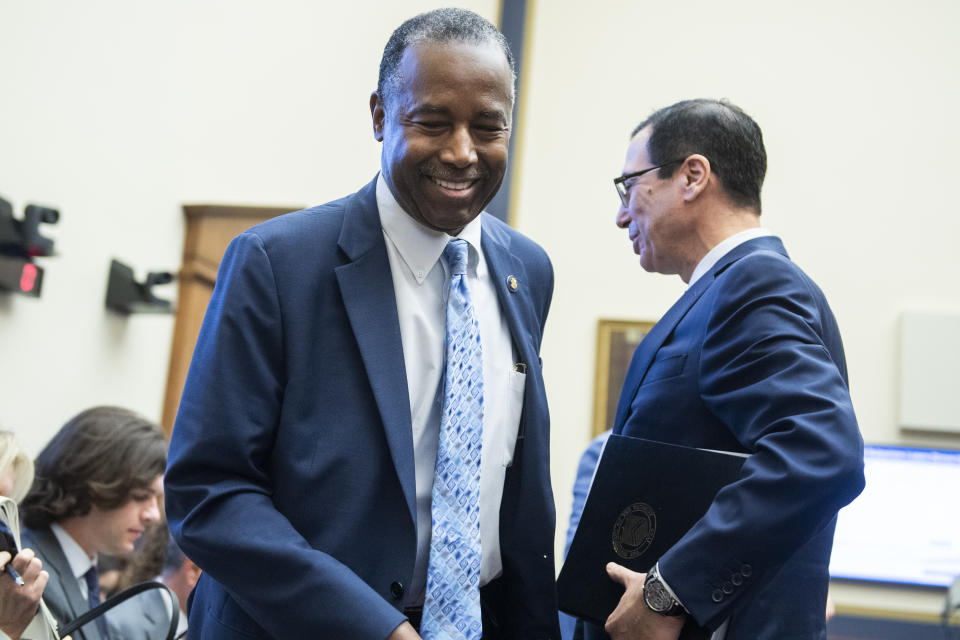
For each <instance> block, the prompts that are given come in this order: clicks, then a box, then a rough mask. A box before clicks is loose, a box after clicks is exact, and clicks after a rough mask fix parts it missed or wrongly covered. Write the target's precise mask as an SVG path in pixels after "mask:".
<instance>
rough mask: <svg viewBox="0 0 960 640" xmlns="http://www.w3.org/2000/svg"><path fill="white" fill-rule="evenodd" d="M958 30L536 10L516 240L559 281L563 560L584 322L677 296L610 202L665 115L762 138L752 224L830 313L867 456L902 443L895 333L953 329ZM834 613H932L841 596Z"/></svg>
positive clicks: (761, 13) (887, 16)
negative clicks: (750, 123) (762, 179)
mask: <svg viewBox="0 0 960 640" xmlns="http://www.w3.org/2000/svg"><path fill="white" fill-rule="evenodd" d="M585 7H598V8H599V7H602V11H601V10H594V11H589V10H587V9H586V8H585ZM958 26H960V4H958V3H956V2H953V1H950V0H944V1H934V0H922V1H920V2H907V1H905V0H903V1H899V0H898V1H884V2H875V1H872V2H868V1H865V0H854V1H849V2H833V1H825V0H814V1H811V2H804V3H789V4H788V3H774V2H766V1H763V0H737V1H735V2H723V3H717V2H708V1H706V0H693V1H691V2H683V3H670V2H635V1H630V0H623V1H618V2H614V1H610V2H604V3H601V4H584V3H582V2H575V1H573V0H552V1H550V2H547V1H545V0H541V1H540V2H536V4H535V6H534V12H533V23H532V32H531V33H530V36H529V43H528V52H529V56H528V59H527V64H528V65H529V66H528V69H532V72H531V73H529V74H528V76H527V78H528V80H527V82H528V84H527V86H526V91H525V98H526V102H525V103H524V113H523V116H524V117H523V118H522V119H521V121H520V123H519V125H520V127H521V134H520V135H521V136H522V150H521V151H522V155H521V157H520V158H519V168H518V175H519V176H521V177H522V181H521V185H520V190H519V193H518V194H517V196H516V202H517V205H518V206H517V213H516V219H515V224H516V226H517V227H518V228H519V229H520V230H521V231H524V232H525V233H527V234H529V235H531V236H533V237H534V238H536V239H537V240H538V241H539V242H541V243H542V244H543V245H544V246H545V247H546V248H547V250H548V251H549V253H550V255H551V257H552V258H553V261H554V265H555V267H556V275H557V286H556V292H555V295H554V302H553V307H552V310H551V317H550V321H549V325H548V330H547V336H546V338H545V343H544V347H543V359H544V363H545V376H546V378H547V385H548V387H547V389H548V395H549V401H550V409H551V414H552V417H553V452H552V453H553V458H552V465H553V482H554V491H555V494H556V495H557V519H558V522H559V523H560V527H558V529H559V530H558V544H559V540H560V539H562V535H563V530H564V528H565V526H566V519H567V517H568V515H569V504H570V488H571V487H572V483H573V476H574V471H575V469H576V462H577V459H578V457H579V455H580V452H581V451H582V449H583V447H584V446H585V445H586V443H587V441H588V439H589V430H590V422H591V416H592V414H591V411H592V398H591V393H592V384H593V371H594V370H593V363H594V356H595V353H594V352H595V335H596V323H597V319H598V318H624V319H631V318H632V319H643V320H655V319H657V318H659V317H660V316H661V315H662V314H663V313H664V312H665V311H666V310H667V309H668V308H669V306H670V305H671V304H672V303H673V301H674V300H675V299H676V298H677V297H678V296H679V295H680V294H681V293H682V291H683V287H684V285H683V283H682V282H681V281H680V279H679V278H677V277H666V276H660V275H655V274H647V273H645V272H644V271H643V270H642V269H641V268H640V267H639V265H638V263H637V259H636V257H635V256H634V255H633V253H632V249H631V246H630V244H629V242H628V240H627V238H626V232H624V231H622V230H620V229H617V228H616V226H615V225H614V215H615V213H616V208H617V204H618V200H617V196H616V194H615V192H614V189H613V186H612V184H611V178H613V177H614V176H616V175H619V174H620V172H621V169H622V165H623V159H624V153H625V151H626V145H627V141H628V137H629V134H630V132H631V131H632V129H633V127H634V126H636V124H638V123H639V122H640V121H641V120H643V119H644V118H645V117H646V116H647V115H649V114H650V112H651V111H653V110H654V109H656V108H658V107H662V106H666V105H668V104H672V103H673V102H676V101H677V100H681V99H684V98H692V97H715V98H722V97H725V98H729V99H730V100H731V101H733V102H734V103H736V104H738V105H740V106H742V107H743V108H744V109H746V110H747V112H748V113H750V114H751V115H753V116H754V118H756V120H757V121H758V122H759V123H760V126H761V127H762V128H763V131H764V138H765V141H766V145H767V151H768V155H769V170H768V175H767V180H766V184H765V188H764V193H763V196H764V202H763V204H764V214H763V221H764V224H765V225H766V226H767V227H769V228H770V229H772V230H773V231H774V232H776V233H778V234H779V235H781V236H782V237H783V239H784V241H785V243H786V246H787V249H788V251H790V253H791V256H792V257H793V258H794V260H796V261H797V262H798V263H799V264H800V265H801V266H802V267H803V268H804V269H805V270H806V271H807V272H808V273H809V274H810V275H811V276H812V277H813V278H814V279H815V280H816V281H817V282H818V283H819V284H820V285H821V287H822V288H823V290H824V291H825V293H826V295H827V297H828V299H829V300H830V302H831V304H832V306H833V310H834V313H835V314H836V316H837V318H838V321H839V323H840V328H841V331H842V334H843V339H844V342H845V345H846V352H847V360H848V364H849V372H850V382H851V391H852V395H853V400H854V406H855V408H856V411H857V415H858V417H859V420H860V425H861V428H862V430H863V433H864V438H865V439H866V440H867V441H868V442H903V441H908V439H907V436H906V434H903V433H901V432H900V431H899V428H898V426H897V424H896V415H897V384H898V378H897V375H898V374H897V371H898V369H897V367H898V362H897V360H898V356H897V348H898V338H897V326H898V318H899V315H900V313H901V312H903V311H904V310H921V309H929V310H942V311H950V312H953V313H958V312H960V286H958V284H957V283H958V282H960V257H958V254H957V248H956V239H957V237H958V236H960V207H958V205H957V204H956V199H955V197H954V194H953V185H954V183H955V175H956V173H957V171H958V169H960V163H958V161H957V156H956V150H957V149H958V148H960V125H958V121H957V114H958V113H960V89H958V87H960V85H958V83H957V81H956V78H957V77H958V72H960V48H958V47H957V46H956V42H955V40H956V38H955V34H956V32H957V28H958ZM909 441H912V442H923V443H939V444H945V445H948V446H953V447H957V446H960V438H956V437H955V438H944V437H941V438H937V439H929V438H920V437H916V436H911V437H910V438H909ZM835 598H836V599H838V601H839V604H856V605H864V604H866V605H870V604H876V605H877V606H882V607H884V608H889V607H890V606H895V605H896V604H897V603H900V604H901V605H903V606H906V607H908V608H912V609H920V610H923V611H928V612H929V611H930V610H937V607H939V606H940V604H941V602H942V596H940V595H939V594H937V595H935V596H930V594H928V593H923V592H918V591H917V590H913V591H909V590H892V591H891V590H886V589H879V590H877V589H874V590H863V589H857V588H846V589H844V588H843V587H840V588H839V591H837V593H836V594H835Z"/></svg>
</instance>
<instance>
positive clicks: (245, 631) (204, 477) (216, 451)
mask: <svg viewBox="0 0 960 640" xmlns="http://www.w3.org/2000/svg"><path fill="white" fill-rule="evenodd" d="M374 185H375V182H371V183H370V184H368V185H367V186H366V187H364V188H363V189H362V190H360V191H359V192H357V193H356V194H353V195H351V196H349V197H346V198H343V199H341V200H337V201H335V202H331V203H328V204H325V205H323V206H319V207H315V208H313V209H308V210H304V211H299V212H296V213H292V214H288V215H285V216H281V217H279V218H276V219H274V220H271V221H268V222H265V223H263V224H260V225H258V226H256V227H253V228H252V229H250V230H249V231H247V232H246V233H243V234H241V235H240V236H238V237H237V238H236V239H234V241H233V242H232V243H231V245H230V247H229V248H228V249H227V252H226V255H225V256H224V259H223V261H222V263H221V266H220V273H219V276H218V279H217V285H216V289H215V290H214V294H213V298H212V300H211V301H210V306H209V308H208V310H207V315H206V318H205V320H204V324H203V329H202V331H201V333H200V338H199V341H198V342H197V347H196V351H195V352H194V357H193V362H192V364H191V368H190V373H189V376H188V379H187V383H186V388H185V390H184V394H183V399H182V402H181V405H180V411H179V414H178V416H177V421H176V426H175V428H174V431H173V438H172V440H171V444H170V454H169V462H168V469H167V474H166V506H167V514H168V517H169V521H170V526H171V531H172V532H173V534H174V537H175V538H176V540H177V542H178V543H179V544H180V546H181V548H182V549H183V551H184V553H186V555H187V556H188V557H190V558H191V559H193V560H194V561H195V562H196V563H197V564H198V565H199V566H200V567H201V568H202V569H203V570H204V574H203V577H202V578H201V579H200V582H199V584H198V585H197V588H196V590H195V592H194V597H193V601H192V607H191V611H190V638H191V640H206V639H220V638H223V639H226V638H232V639H235V638H257V639H258V640H263V639H265V638H309V637H313V638H352V639H367V638H369V639H371V640H372V639H380V638H385V637H386V636H387V635H389V634H390V632H391V631H392V630H393V629H394V628H395V627H396V626H397V625H399V624H400V623H401V622H402V621H403V620H404V616H403V614H402V613H401V611H400V609H401V601H402V597H403V589H404V586H405V585H407V584H409V582H410V578H411V576H412V574H413V568H414V556H415V554H416V528H415V522H416V512H415V508H416V505H415V500H416V495H415V486H414V456H413V440H412V433H411V419H410V403H409V397H408V392H407V382H406V375H405V368H404V360H403V350H402V346H401V343H400V326H399V321H398V318H397V307H396V300H395V296H394V291H393V281H392V279H391V275H390V266H389V262H388V258H387V252H386V246H385V243H384V238H383V232H382V230H381V226H380V219H379V215H378V211H377V206H376V196H375V188H374ZM483 215H484V219H483V235H482V248H483V252H484V255H485V257H486V260H487V264H488V266H489V268H490V272H491V276H492V278H493V280H494V281H495V285H496V287H497V292H498V297H499V301H500V308H501V313H503V314H504V316H505V317H506V319H507V322H508V324H509V327H510V332H511V334H512V337H513V342H514V347H515V351H516V353H518V354H519V358H520V359H521V361H522V362H524V363H526V365H527V379H526V390H525V395H524V407H523V414H522V418H521V425H520V435H519V437H518V441H517V445H516V450H515V456H514V462H513V466H512V467H511V468H509V469H508V470H507V475H506V484H505V487H504V494H503V501H502V505H501V511H500V544H501V553H502V557H503V575H502V576H501V577H500V578H499V579H497V580H495V581H494V582H493V583H491V584H490V585H488V586H487V587H485V588H484V595H483V597H484V608H485V614H487V615H488V617H487V619H486V620H487V622H488V623H489V624H488V625H487V626H486V627H485V632H489V633H491V637H498V635H496V634H494V631H496V629H494V628H493V627H494V624H496V625H497V626H498V628H499V630H500V633H499V637H505V638H523V639H524V640H527V639H533V638H556V637H558V636H559V632H558V630H557V609H556V594H555V590H554V561H553V534H554V505H553V497H552V493H551V489H550V478H549V440H548V431H549V421H548V415H547V405H546V397H545V394H544V388H543V378H542V375H541V368H540V358H539V355H538V354H539V349H540V340H541V334H542V330H543V323H544V321H545V319H546V316H547V310H548V308H549V305H550V298H551V295H552V292H553V271H552V267H551V266H550V262H549V260H548V258H547V256H546V254H545V253H544V251H543V250H542V249H541V248H540V247H538V246H537V245H535V244H534V243H533V242H531V241H530V240H528V239H526V238H525V237H523V236H521V235H520V234H519V233H517V232H515V231H513V230H512V229H510V228H509V227H507V226H506V225H505V224H503V223H502V222H500V221H499V220H497V219H495V218H493V217H491V216H489V215H486V214H483ZM508 276H515V277H516V279H517V281H518V283H519V287H518V289H517V290H516V291H515V292H513V291H510V290H509V289H508V287H507V277H508Z"/></svg>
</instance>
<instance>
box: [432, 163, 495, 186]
mask: <svg viewBox="0 0 960 640" xmlns="http://www.w3.org/2000/svg"><path fill="white" fill-rule="evenodd" d="M420 175H423V176H427V177H430V178H436V179H438V180H446V181H448V182H466V181H469V180H485V179H486V178H489V177H490V172H489V171H487V170H486V169H484V168H483V167H479V166H477V167H470V168H468V169H465V170H463V171H457V170H455V169H451V168H450V167H447V166H444V165H442V164H434V163H427V164H424V165H422V166H421V167H420Z"/></svg>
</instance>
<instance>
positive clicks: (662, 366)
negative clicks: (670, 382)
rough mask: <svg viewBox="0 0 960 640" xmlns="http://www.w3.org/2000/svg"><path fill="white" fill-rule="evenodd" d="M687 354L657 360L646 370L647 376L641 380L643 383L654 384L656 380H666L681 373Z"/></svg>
mask: <svg viewBox="0 0 960 640" xmlns="http://www.w3.org/2000/svg"><path fill="white" fill-rule="evenodd" d="M686 361H687V354H685V353H680V354H677V355H674V356H668V357H666V358H657V359H656V360H654V361H653V364H651V365H650V368H649V369H647V375H646V376H644V378H643V383H644V384H647V383H648V382H655V381H657V380H666V379H667V378H673V377H675V376H678V375H680V374H681V373H683V365H684V364H686Z"/></svg>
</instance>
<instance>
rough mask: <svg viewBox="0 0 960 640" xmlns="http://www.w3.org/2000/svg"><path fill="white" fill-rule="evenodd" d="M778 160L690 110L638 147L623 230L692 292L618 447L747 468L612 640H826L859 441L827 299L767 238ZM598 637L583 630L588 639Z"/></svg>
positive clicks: (675, 311)
mask: <svg viewBox="0 0 960 640" xmlns="http://www.w3.org/2000/svg"><path fill="white" fill-rule="evenodd" d="M765 173H766V151H765V149H764V146H763V138H762V135H761V132H760V128H759V127H758V126H757V124H756V123H755V122H754V121H753V120H752V119H751V118H750V117H749V116H747V115H746V114H745V113H744V112H743V111H742V110H740V109H739V108H737V107H735V106H733V105H731V104H729V103H726V102H718V101H714V100H690V101H685V102H680V103H678V104H675V105H673V106H670V107H667V108H665V109H661V110H660V111H657V112H655V113H654V114H653V115H652V116H650V117H649V118H648V119H647V120H645V121H644V122H643V123H641V124H640V125H639V126H638V127H637V128H636V130H634V132H633V137H632V139H631V141H630V146H629V148H628V150H627V157H626V162H625V164H624V170H623V175H622V176H621V177H619V178H617V179H615V180H614V182H615V184H616V186H617V190H618V192H619V194H620V205H621V206H620V209H619V211H618V212H617V225H618V226H619V227H620V228H622V229H626V230H627V231H628V233H629V236H630V241H631V242H632V243H633V249H634V252H635V253H637V254H638V255H639V256H640V265H641V266H642V267H643V268H644V269H645V270H646V271H651V272H657V273H663V274H677V275H679V276H680V278H681V279H682V280H683V281H684V282H685V283H687V284H688V285H689V287H688V289H687V291H686V293H684V295H683V296H682V297H681V298H680V300H678V301H677V303H676V304H674V305H673V307H672V308H671V309H670V310H669V311H667V313H666V314H665V315H664V317H663V318H662V319H661V320H660V321H659V322H658V323H657V324H656V326H654V328H653V329H652V330H651V331H650V333H649V334H648V335H647V336H646V337H644V339H643V341H642V342H641V344H640V346H639V347H638V348H637V351H636V353H635V355H634V357H633V361H632V362H631V364H630V369H629V372H628V374H627V378H626V381H625V382H624V387H623V391H622V394H621V396H620V403H619V406H618V409H617V416H616V419H615V422H614V427H613V430H614V433H620V434H624V435H628V436H637V437H642V438H647V439H650V440H660V441H664V442H670V443H675V444H681V445H686V446H692V447H703V448H707V449H721V450H728V451H736V452H742V453H748V454H750V456H749V457H748V458H747V460H746V462H745V463H744V465H743V470H742V472H741V476H740V479H739V480H738V481H736V482H734V483H733V484H731V485H728V486H727V487H725V488H724V489H722V490H721V491H720V493H719V494H718V495H717V497H716V499H715V500H714V502H713V504H712V505H711V507H710V509H709V510H708V511H707V513H706V515H705V516H704V517H703V518H702V519H701V520H700V521H699V522H698V523H697V524H696V525H695V526H694V527H693V528H692V529H691V530H690V531H689V532H688V533H687V534H686V535H685V536H684V537H683V538H681V539H680V540H679V541H678V542H677V543H676V544H675V545H674V546H673V547H672V548H671V549H670V550H668V551H667V552H666V553H665V554H664V555H663V556H662V557H661V558H660V559H659V562H658V563H657V564H656V565H655V567H654V568H653V569H651V571H650V572H649V573H648V574H640V573H635V572H632V571H630V570H628V569H626V568H624V567H621V566H619V565H616V564H611V565H609V566H608V568H607V569H608V573H609V574H610V576H611V578H612V579H614V580H616V581H617V582H620V583H621V584H623V585H624V587H625V593H624V595H623V598H622V599H621V601H620V604H619V606H618V607H617V609H616V610H614V612H613V613H612V614H611V615H610V617H609V618H608V619H607V622H606V630H607V632H609V634H610V635H611V636H612V637H613V638H614V639H615V640H621V639H627V638H630V639H648V638H656V639H658V640H659V639H664V640H670V639H675V638H677V636H678V634H679V632H680V628H681V626H682V625H683V623H684V620H685V618H686V617H687V616H692V617H693V618H694V619H695V620H696V621H697V622H698V623H699V624H701V625H705V626H707V627H709V628H711V629H714V630H715V633H714V638H721V637H725V638H726V640H757V639H764V638H771V639H773V638H775V639H777V640H784V639H788V638H797V639H800V638H803V639H804V640H810V639H811V638H825V637H826V632H825V615H824V608H825V602H826V598H827V584H828V574H827V568H828V564H829V559H830V549H831V546H832V543H833V531H834V526H835V523H836V514H837V511H838V510H839V509H840V507H842V506H843V505H845V504H847V503H848V502H850V501H851V500H852V499H853V498H854V497H855V496H856V495H857V494H858V493H859V492H860V491H861V490H862V488H863V483H864V478H863V441H862V440H861V437H860V432H859V429H858V427H857V421H856V417H855V416H854V412H853V407H852V406H851V403H850V394H849V389H848V386H847V369H846V363H845V360H844V354H843V346H842V344H841V341H840V333H839V330H838V328H837V324H836V321H835V320H834V317H833V313H832V312H831V311H830V308H829V306H828V305H827V301H826V299H825V298H824V296H823V293H822V292H821V291H820V289H819V288H818V287H817V285H816V284H814V282H813V281H812V280H810V278H809V277H808V276H807V275H806V274H804V273H803V271H801V270H800V269H799V268H798V267H797V266H796V265H795V264H794V263H793V262H791V261H790V258H789V257H788V256H787V252H786V250H785V249H784V247H783V243H782V242H781V241H780V240H779V239H778V238H776V237H774V236H773V235H771V234H770V233H769V232H768V231H766V230H764V229H762V228H761V227H760V188H761V185H762V184H763V178H764V174H765ZM598 633H602V632H600V631H599V629H597V628H591V629H587V637H590V636H591V635H593V636H594V637H596V635H597V634H598Z"/></svg>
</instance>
